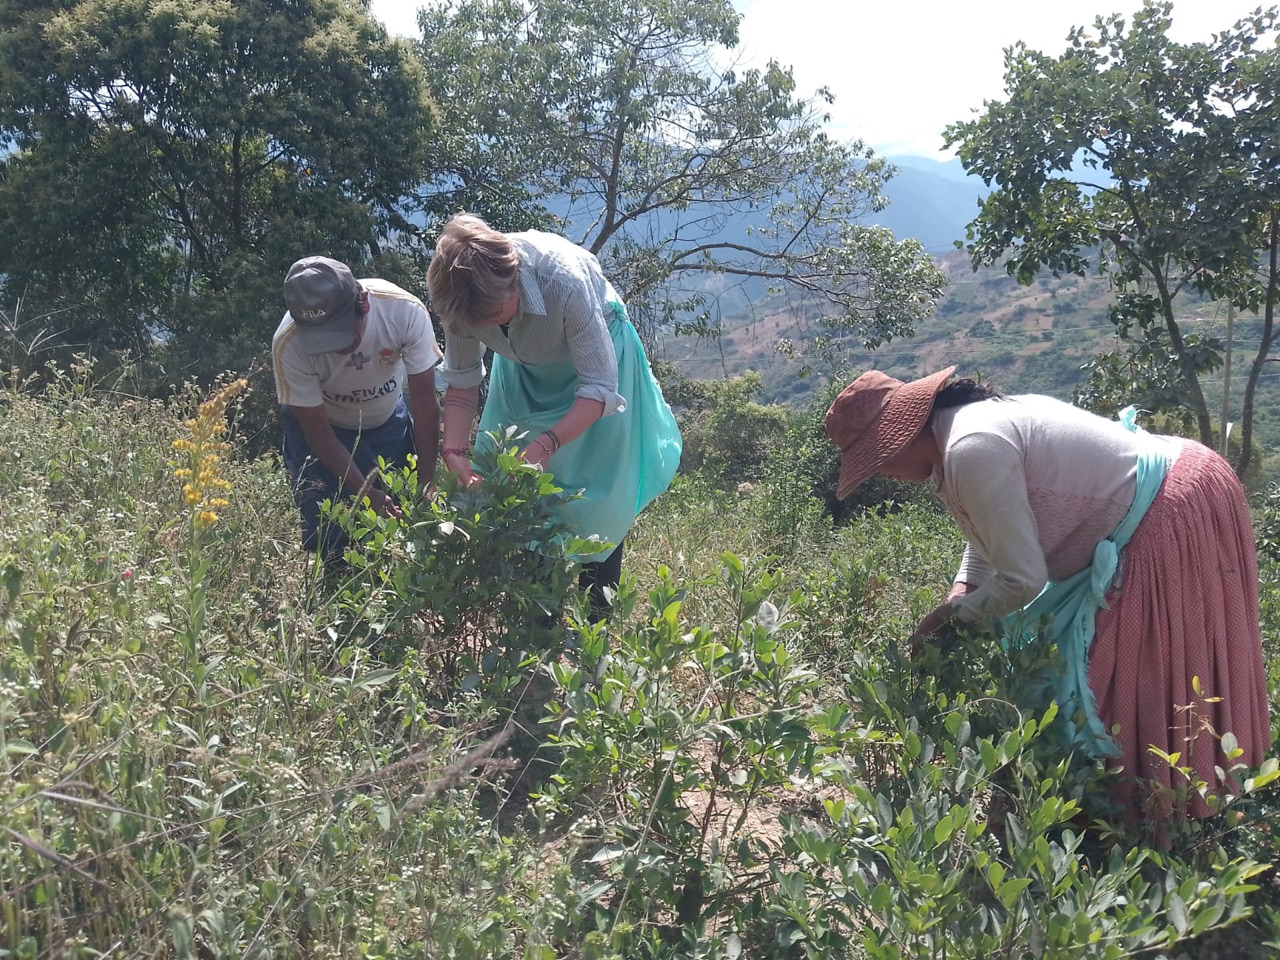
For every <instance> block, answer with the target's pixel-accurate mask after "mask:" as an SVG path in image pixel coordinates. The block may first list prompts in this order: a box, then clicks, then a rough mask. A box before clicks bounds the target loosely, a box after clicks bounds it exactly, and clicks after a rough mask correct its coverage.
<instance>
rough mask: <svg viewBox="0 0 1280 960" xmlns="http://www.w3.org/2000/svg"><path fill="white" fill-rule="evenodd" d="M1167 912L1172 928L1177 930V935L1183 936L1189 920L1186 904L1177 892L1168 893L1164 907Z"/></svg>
mask: <svg viewBox="0 0 1280 960" xmlns="http://www.w3.org/2000/svg"><path fill="white" fill-rule="evenodd" d="M1166 910H1167V912H1168V914H1169V922H1170V923H1171V924H1173V928H1174V929H1175V930H1177V931H1178V936H1180V937H1181V936H1185V935H1186V933H1187V928H1188V926H1189V921H1188V920H1187V905H1186V904H1185V903H1184V902H1183V900H1182V898H1181V897H1180V896H1178V894H1177V892H1174V893H1171V894H1169V900H1168V904H1167V907H1166Z"/></svg>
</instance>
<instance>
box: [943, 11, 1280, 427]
mask: <svg viewBox="0 0 1280 960" xmlns="http://www.w3.org/2000/svg"><path fill="white" fill-rule="evenodd" d="M1171 10H1172V4H1170V3H1166V2H1161V3H1155V2H1150V0H1148V2H1147V3H1146V4H1145V5H1144V6H1143V8H1142V9H1141V10H1140V11H1139V12H1138V13H1137V14H1135V15H1134V17H1133V20H1132V23H1131V24H1130V23H1128V22H1126V20H1124V19H1123V18H1121V17H1118V16H1113V17H1110V18H1107V19H1103V18H1099V19H1098V20H1097V21H1096V22H1095V24H1094V27H1093V31H1092V32H1091V33H1090V32H1088V31H1086V30H1085V29H1083V28H1078V29H1075V30H1072V31H1071V33H1070V34H1069V35H1068V38H1067V39H1068V43H1069V46H1068V48H1067V50H1066V52H1065V53H1063V54H1062V55H1061V56H1059V57H1057V58H1053V57H1048V56H1045V55H1044V54H1042V53H1039V52H1036V51H1033V50H1030V49H1028V48H1027V47H1026V46H1025V45H1024V44H1021V43H1019V44H1016V45H1015V46H1013V47H1012V48H1010V49H1009V50H1007V51H1006V54H1005V93H1006V97H1007V99H1006V100H1005V101H1003V102H996V103H987V104H986V105H985V112H984V113H983V115H982V116H980V117H978V118H977V119H974V120H970V121H967V122H963V123H956V124H953V125H952V126H950V127H949V128H948V129H947V133H946V142H947V145H948V146H958V147H959V155H960V158H961V160H962V161H963V163H964V165H965V168H966V169H967V170H968V171H970V172H971V173H976V174H978V175H979V176H981V177H982V178H983V179H984V180H985V181H986V182H987V183H988V184H996V185H997V188H996V189H995V190H994V191H993V192H992V193H991V194H990V195H989V196H988V197H987V199H986V200H985V201H983V203H982V207H981V211H980V213H979V215H978V217H977V219H975V220H974V222H973V223H972V224H970V228H969V234H968V236H969V244H968V247H967V249H968V251H969V253H970V255H971V257H972V259H973V262H974V264H975V266H976V265H978V264H984V263H987V264H989V263H995V262H998V261H1000V260H1004V263H1005V266H1006V268H1007V269H1008V271H1009V273H1010V274H1012V275H1016V276H1017V277H1018V279H1019V280H1021V281H1022V282H1024V283H1029V282H1030V281H1031V279H1032V278H1033V277H1034V275H1035V273H1036V272H1037V271H1038V270H1040V269H1042V268H1047V269H1049V270H1051V271H1053V273H1054V274H1055V275H1058V274H1059V273H1062V272H1072V273H1078V274H1083V273H1084V272H1085V271H1086V270H1087V269H1088V268H1089V267H1090V257H1096V264H1097V267H1098V269H1099V270H1100V271H1101V272H1103V273H1106V274H1108V275H1109V276H1110V277H1111V279H1112V280H1113V282H1114V283H1115V284H1116V286H1117V288H1118V290H1119V293H1120V295H1119V296H1118V297H1117V300H1116V303H1115V305H1114V306H1113V308H1112V311H1111V313H1112V320H1113V321H1114V322H1115V324H1116V327H1117V332H1118V333H1119V335H1120V337H1121V338H1122V339H1123V340H1125V341H1127V342H1128V343H1129V344H1130V347H1129V351H1128V356H1127V357H1125V358H1116V359H1115V360H1113V361H1106V360H1104V362H1103V363H1102V364H1100V366H1099V369H1100V370H1101V371H1103V372H1105V371H1108V370H1109V371H1111V375H1112V379H1114V377H1115V375H1116V372H1117V371H1135V370H1148V371H1149V372H1150V373H1151V379H1152V384H1151V385H1152V386H1155V387H1160V386H1163V387H1164V388H1166V389H1164V390H1163V392H1159V391H1156V390H1154V389H1153V390H1152V391H1150V396H1151V397H1160V396H1163V397H1164V398H1165V399H1164V400H1163V401H1162V402H1163V403H1165V404H1166V405H1168V404H1185V405H1186V406H1188V407H1189V408H1190V409H1191V411H1192V413H1193V414H1194V418H1195V422H1196V425H1197V428H1198V431H1199V434H1200V439H1201V440H1202V442H1204V443H1206V444H1212V443H1213V426H1212V422H1211V420H1210V417H1209V411H1208V407H1207V405H1206V403H1205V399H1204V394H1203V392H1202V391H1201V388H1200V381H1199V376H1200V375H1201V374H1202V373H1205V372H1207V371H1211V370H1213V369H1216V368H1217V367H1218V366H1220V365H1221V362H1222V361H1221V351H1222V344H1221V342H1220V341H1218V340H1216V339H1213V338H1210V337H1203V336H1200V335H1198V334H1195V333H1190V332H1188V331H1187V330H1185V329H1184V327H1183V325H1182V323H1181V322H1180V321H1179V318H1178V316H1177V311H1176V306H1175V300H1176V298H1177V296H1178V295H1179V293H1181V292H1183V291H1186V290H1196V291H1199V292H1200V293H1203V294H1208V295H1210V296H1212V297H1242V296H1244V295H1243V293H1242V291H1243V289H1244V287H1245V286H1246V285H1245V284H1243V282H1242V281H1241V279H1240V278H1241V276H1242V275H1243V274H1244V273H1245V272H1247V271H1250V270H1252V269H1253V266H1254V264H1255V262H1256V243H1257V234H1258V231H1257V229H1256V224H1257V221H1258V219H1259V217H1260V216H1261V214H1262V212H1263V211H1264V210H1265V209H1266V206H1267V202H1266V201H1265V199H1264V197H1263V195H1262V193H1260V189H1259V188H1260V186H1261V184H1262V179H1264V178H1262V177H1260V173H1261V170H1260V166H1264V165H1265V164H1264V163H1263V161H1262V158H1261V156H1260V153H1259V151H1260V150H1265V151H1266V152H1268V153H1269V154H1270V155H1272V156H1274V149H1275V148H1274V133H1275V119H1274V117H1275V114H1274V106H1275V101H1274V99H1273V98H1268V99H1267V101H1266V103H1265V104H1262V103H1259V99H1258V93H1259V90H1260V86H1261V85H1263V84H1264V82H1270V83H1272V84H1273V83H1274V81H1271V80H1269V79H1268V78H1269V76H1270V73H1272V72H1273V71H1268V72H1266V73H1264V74H1263V75H1259V72H1258V71H1259V54H1258V52H1257V50H1256V47H1257V45H1258V43H1259V41H1260V40H1261V39H1262V38H1263V36H1264V35H1265V34H1266V33H1267V32H1268V31H1270V30H1271V29H1272V28H1273V27H1274V26H1275V25H1276V23H1277V14H1276V11H1275V10H1271V11H1267V12H1261V11H1260V12H1259V13H1257V14H1256V15H1255V16H1253V17H1250V18H1247V19H1245V20H1242V21H1240V22H1239V23H1237V24H1236V25H1235V27H1234V28H1232V29H1230V30H1226V31H1223V32H1221V33H1218V34H1215V35H1214V37H1213V38H1212V40H1211V41H1210V42H1209V43H1195V44H1187V45H1183V44H1177V43H1174V42H1173V41H1171V40H1170V39H1169V38H1168V35H1167V34H1168V29H1169V26H1170V23H1171V19H1170V15H1171ZM1268 62H1273V61H1268ZM1263 111H1270V119H1269V122H1266V123H1264V122H1263ZM1263 129H1267V130H1270V131H1271V135H1272V137H1273V140H1272V142H1271V143H1269V144H1263V143H1262V142H1261V141H1260V139H1259V135H1260V134H1261V133H1262V131H1263ZM1266 162H1267V163H1272V164H1273V162H1274V161H1266ZM1255 287H1256V285H1255ZM1246 299H1247V298H1246ZM1170 366H1172V367H1173V368H1174V370H1175V371H1176V373H1175V374H1174V375H1173V376H1170V375H1169V373H1168V370H1169V367H1170ZM1103 379H1104V380H1105V377H1104V378H1103ZM1173 382H1177V383H1178V385H1179V387H1180V391H1179V392H1178V393H1176V394H1174V395H1173V396H1170V395H1169V394H1170V391H1169V390H1168V389H1167V387H1168V386H1169V385H1170V384H1171V383H1173ZM1113 385H1114V384H1113Z"/></svg>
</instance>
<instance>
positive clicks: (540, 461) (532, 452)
mask: <svg viewBox="0 0 1280 960" xmlns="http://www.w3.org/2000/svg"><path fill="white" fill-rule="evenodd" d="M520 456H521V457H523V458H524V462H525V463H529V464H532V465H533V466H535V467H537V468H538V469H539V470H541V471H542V472H543V473H546V472H547V461H548V460H550V459H551V451H550V450H548V449H547V445H546V444H545V443H544V442H543V440H542V437H541V436H538V437H535V438H534V440H533V442H532V443H530V444H529V445H528V446H527V447H525V448H524V452H523V453H521V454H520Z"/></svg>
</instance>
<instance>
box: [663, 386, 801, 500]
mask: <svg viewBox="0 0 1280 960" xmlns="http://www.w3.org/2000/svg"><path fill="white" fill-rule="evenodd" d="M654 369H655V372H656V373H657V374H658V376H659V377H661V380H662V390H663V395H664V396H665V397H666V399H667V401H668V402H669V403H670V404H671V405H672V407H673V408H674V409H675V410H676V412H677V416H678V418H679V422H680V433H681V436H682V437H683V438H684V449H683V452H682V454H681V457H680V466H681V469H682V470H684V471H686V472H690V471H692V472H699V471H701V472H707V473H710V474H711V475H713V476H715V477H716V478H718V480H719V482H720V483H721V484H722V485H723V486H725V487H730V486H733V485H735V484H738V483H743V482H755V481H758V480H761V479H762V478H763V477H764V475H765V465H766V464H767V463H769V461H770V460H771V458H772V457H773V456H774V451H775V448H776V447H777V446H778V444H779V443H780V442H781V441H782V439H783V435H784V433H785V431H786V428H787V424H788V422H789V420H790V412H789V411H788V410H787V408H785V407H782V406H778V405H777V404H768V405H765V404H761V403H757V402H756V398H757V397H759V395H760V392H761V390H762V389H763V382H762V381H761V379H760V375H759V374H758V373H754V372H750V371H749V372H747V373H745V374H743V375H742V376H739V377H732V378H730V379H728V380H690V379H689V378H688V377H686V376H684V375H683V374H681V373H680V372H679V371H678V370H676V369H675V368H674V367H673V366H672V365H670V364H662V363H661V362H660V361H655V363H654Z"/></svg>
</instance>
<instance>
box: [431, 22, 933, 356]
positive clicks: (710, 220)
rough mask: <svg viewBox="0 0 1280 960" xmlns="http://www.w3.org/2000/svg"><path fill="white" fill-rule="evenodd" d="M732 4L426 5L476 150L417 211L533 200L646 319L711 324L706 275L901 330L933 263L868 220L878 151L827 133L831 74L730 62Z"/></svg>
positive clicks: (456, 150) (436, 72) (464, 132)
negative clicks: (815, 79)
mask: <svg viewBox="0 0 1280 960" xmlns="http://www.w3.org/2000/svg"><path fill="white" fill-rule="evenodd" d="M738 20H739V15H738V14H737V13H736V12H735V11H734V9H733V6H732V4H731V3H730V2H728V0H654V2H649V0H645V2H641V0H621V2H619V3H613V4H605V5H598V4H597V5H591V4H582V3H578V2H576V0H535V2H532V3H523V2H519V0H458V2H456V3H452V4H447V5H438V6H432V7H428V8H425V9H424V10H423V11H422V12H421V14H420V26H421V29H422V40H421V50H422V55H423V58H424V65H425V67H426V69H427V73H428V77H429V82H430V84H431V87H432V91H433V94H434V98H435V100H436V101H437V102H438V103H439V104H440V105H441V110H442V112H443V119H442V126H443V127H444V128H445V129H446V130H448V131H452V132H453V135H454V136H455V137H456V139H455V140H454V141H453V143H452V144H451V149H450V151H449V152H450V153H451V154H452V155H453V156H457V157H462V156H465V157H468V158H469V162H468V163H467V164H465V165H464V166H463V167H461V168H460V169H459V171H458V172H457V173H456V174H455V175H452V176H446V177H442V178H441V179H440V180H438V181H437V182H436V183H435V184H434V185H433V186H434V188H435V189H434V190H433V191H431V192H430V193H429V194H428V195H425V196H424V197H423V208H424V210H425V211H427V212H428V214H432V213H436V214H438V213H441V212H444V211H447V210H450V209H459V208H461V207H468V208H470V209H473V210H474V211H476V212H479V213H481V214H484V215H486V216H488V217H490V218H491V219H492V220H494V222H495V223H498V224H501V225H503V226H504V227H520V226H527V225H531V223H532V222H533V220H534V219H536V207H533V206H531V205H530V204H529V203H527V202H526V201H528V200H531V199H536V200H537V201H539V202H540V203H541V205H542V206H543V208H544V211H545V212H547V213H551V214H554V215H556V216H558V217H560V218H561V219H562V221H563V222H565V223H567V224H568V225H569V229H570V232H571V234H572V236H573V239H575V240H576V241H578V242H580V243H582V244H583V245H584V246H586V247H587V248H589V249H590V250H592V251H593V252H595V253H597V254H598V255H600V256H601V257H602V258H603V259H604V260H605V261H606V269H607V270H608V271H609V273H610V275H611V277H612V278H613V279H614V282H615V284H616V285H617V286H618V287H619V290H620V291H621V292H622V293H623V296H624V297H625V298H627V299H628V301H629V302H630V304H631V305H632V308H633V309H632V312H633V314H634V315H636V316H638V317H640V318H641V320H642V326H644V327H645V328H646V331H647V332H649V333H652V331H653V330H654V329H655V328H657V327H660V326H664V325H667V324H671V323H684V324H693V325H695V326H696V325H700V324H701V323H705V322H706V321H707V319H708V316H709V312H708V307H709V303H710V298H711V297H712V296H713V295H714V293H713V291H714V289H716V287H717V285H719V286H721V287H722V286H723V285H724V284H726V283H737V282H749V283H753V284H755V286H754V287H753V292H754V293H756V294H760V293H763V292H764V290H765V289H766V288H769V287H772V288H774V289H778V290H786V291H789V292H790V293H792V294H793V295H797V296H799V297H800V298H801V299H803V300H805V302H806V307H807V308H808V310H809V312H810V313H811V314H817V315H820V317H821V318H822V319H823V320H824V321H825V322H826V323H828V324H829V325H832V326H834V327H837V328H839V329H842V330H846V331H852V332H854V333H856V334H857V335H858V336H859V337H860V338H861V339H863V340H864V341H865V342H866V343H868V344H878V343H881V342H883V341H884V340H887V339H888V338H890V337H892V336H901V335H907V334H909V333H910V332H911V331H912V328H913V325H914V324H915V323H916V322H917V321H918V320H920V319H921V318H923V317H924V316H927V314H928V312H929V311H930V309H931V308H932V304H933V302H934V300H935V299H936V297H937V296H938V293H939V290H940V287H941V282H942V281H941V277H940V275H939V273H938V272H937V270H936V269H935V268H934V266H933V264H932V262H931V261H930V260H929V258H928V257H927V256H926V255H925V254H924V251H923V249H922V248H921V246H920V244H919V243H918V242H916V241H913V240H897V239H895V238H894V237H893V236H892V235H891V234H890V233H889V232H888V231H886V230H881V229H878V228H875V227H871V226H867V225H866V224H865V223H864V222H861V221H864V220H865V218H866V216H867V215H868V214H871V213H874V212H875V211H876V210H878V209H880V208H881V207H882V206H883V204H884V202H885V201H884V199H883V197H882V196H881V193H880V188H881V185H882V184H883V182H884V180H885V179H886V177H887V176H888V175H889V173H890V171H889V169H888V168H887V167H886V166H885V164H884V163H883V161H881V160H880V159H879V158H876V157H874V156H873V155H872V154H871V153H870V151H868V150H866V149H865V148H864V147H863V145H862V144H860V143H857V142H844V141H841V140H838V139H836V138H834V137H832V136H831V135H830V134H828V133H827V132H826V130H825V127H826V121H827V117H826V115H825V113H824V112H823V111H824V108H825V106H826V105H827V103H828V102H829V100H830V95H829V94H828V93H827V92H825V91H819V92H818V93H817V94H816V95H815V96H814V97H813V98H804V97H801V96H798V95H797V93H796V88H795V82H794V79H793V77H792V75H791V72H790V71H789V70H788V69H785V68H784V67H782V66H780V65H779V64H777V63H769V64H767V65H766V66H764V67H761V68H750V69H742V68H740V67H739V66H737V65H735V64H734V62H733V61H732V55H733V49H734V47H735V46H736V45H737V42H738V32H737V28H738ZM513 178H518V179H519V181H520V182H521V183H522V184H523V189H522V191H520V192H519V193H520V194H522V195H517V203H516V204H514V205H513V204H512V202H511V199H512V194H511V193H509V192H504V191H506V190H507V185H508V184H509V183H510V182H511V181H512V179H513ZM815 305H816V306H815Z"/></svg>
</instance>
